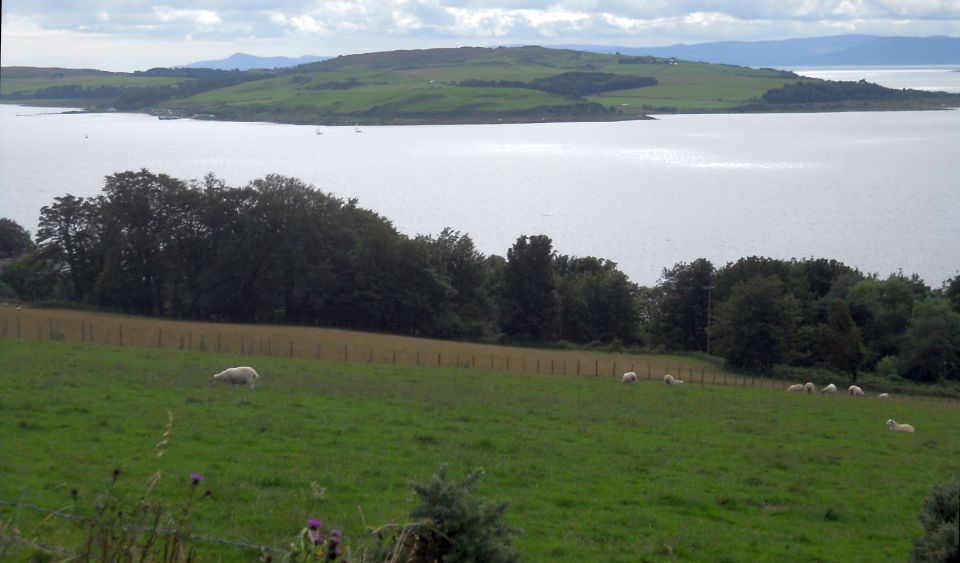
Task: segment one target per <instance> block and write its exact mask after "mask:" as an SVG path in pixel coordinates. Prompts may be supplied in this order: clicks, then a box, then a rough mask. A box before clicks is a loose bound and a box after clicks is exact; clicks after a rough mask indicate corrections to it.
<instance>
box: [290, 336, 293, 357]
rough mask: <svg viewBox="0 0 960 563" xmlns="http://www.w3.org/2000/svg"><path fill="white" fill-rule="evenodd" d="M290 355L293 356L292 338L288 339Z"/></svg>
mask: <svg viewBox="0 0 960 563" xmlns="http://www.w3.org/2000/svg"><path fill="white" fill-rule="evenodd" d="M290 357H291V358H292V357H293V340H291V341H290Z"/></svg>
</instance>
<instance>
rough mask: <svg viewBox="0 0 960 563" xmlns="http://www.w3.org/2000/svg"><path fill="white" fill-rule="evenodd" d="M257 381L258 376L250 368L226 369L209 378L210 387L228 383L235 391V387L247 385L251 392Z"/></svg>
mask: <svg viewBox="0 0 960 563" xmlns="http://www.w3.org/2000/svg"><path fill="white" fill-rule="evenodd" d="M258 379H260V374H258V373H257V370H255V369H253V368H252V367H247V366H244V367H236V368H227V369H225V370H223V371H221V372H220V373H218V374H216V375H214V376H213V377H211V378H210V385H215V384H216V383H218V382H219V383H229V384H230V385H233V387H234V389H236V387H237V385H249V386H250V390H251V391H252V390H254V389H256V387H257V380H258Z"/></svg>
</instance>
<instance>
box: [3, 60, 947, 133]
mask: <svg viewBox="0 0 960 563" xmlns="http://www.w3.org/2000/svg"><path fill="white" fill-rule="evenodd" d="M191 71H193V72H195V74H189V72H191ZM201 72H202V73H206V75H203V74H200V73H201ZM217 73H220V74H217ZM573 74H577V75H580V76H596V77H597V80H598V83H599V82H606V83H609V84H614V83H616V81H610V80H608V78H609V77H610V76H611V75H612V76H621V77H642V78H644V79H646V80H647V81H648V82H650V83H652V85H649V86H643V87H639V88H636V87H631V88H628V89H621V90H610V89H603V88H601V89H594V90H591V92H592V93H590V94H589V95H580V94H577V93H575V92H564V91H562V90H555V89H549V91H547V90H545V89H544V88H542V87H539V86H538V85H537V84H538V83H540V84H542V83H544V82H546V81H557V80H558V79H560V80H559V81H560V82H562V81H563V80H562V79H563V77H564V76H568V75H573ZM201 78H203V79H204V81H201V80H200V79H201ZM194 79H197V80H194ZM797 81H801V82H818V83H819V82H823V81H816V80H814V79H806V78H803V79H801V78H799V77H797V76H796V75H794V74H792V73H789V72H783V71H777V70H771V69H752V68H746V67H737V66H731V65H716V64H706V63H695V62H688V61H676V60H673V59H665V58H657V57H644V56H639V57H638V56H620V55H608V54H598V53H586V52H581V51H571V50H563V49H546V48H542V47H514V48H496V49H489V48H479V47H462V48H459V49H427V50H410V51H391V52H384V53H366V54H360V55H349V56H342V57H337V58H335V59H329V60H326V61H322V62H318V63H311V64H306V65H301V66H299V67H295V68H292V69H280V70H274V71H264V70H257V71H248V72H246V73H224V71H212V70H208V71H198V69H153V70H151V71H147V72H145V73H135V74H120V73H103V72H101V71H66V70H64V69H24V68H7V69H4V70H3V77H2V81H0V94H2V96H3V99H5V100H7V101H15V102H18V103H47V104H49V103H52V102H53V101H54V100H52V99H51V96H55V95H56V94H57V93H58V92H59V91H58V90H51V88H52V87H65V86H70V85H81V86H82V87H83V88H85V89H87V90H89V89H90V88H94V87H107V86H109V87H119V88H121V89H125V90H124V91H123V92H119V93H117V95H118V99H119V101H121V102H122V104H121V105H122V106H123V109H125V110H140V111H147V112H152V113H162V114H174V115H183V116H193V115H197V116H203V117H205V118H214V119H226V120H266V121H278V122H286V123H318V124H319V123H325V124H352V123H364V124H400V123H496V122H530V121H569V120H577V121H599V120H620V119H638V118H643V117H645V114H647V113H651V112H710V111H810V110H841V109H861V110H862V109H872V108H873V109H922V108H935V107H941V106H943V105H953V106H960V96H956V95H943V96H931V95H929V94H921V93H916V94H915V95H914V94H911V95H910V96H908V97H906V98H904V99H898V100H896V101H894V102H893V103H890V102H886V101H880V100H869V101H867V102H863V101H861V100H840V101H839V102H837V103H832V104H830V105H825V104H806V105H805V104H790V105H783V104H781V105H778V104H770V103H763V102H762V99H763V98H762V97H763V95H764V94H765V93H766V92H768V91H769V90H771V89H778V88H782V87H784V86H786V85H788V84H794V83H796V82H797ZM201 82H202V83H201ZM181 83H182V84H181ZM478 83H485V84H478ZM175 84H180V85H179V86H176V87H173V85H175ZM151 89H152V91H151ZM890 92H893V91H892V90H891V91H890ZM88 94H89V92H88ZM31 96H33V97H34V98H35V99H34V100H33V101H31V100H29V99H24V98H30V97H31ZM76 97H77V96H75V98H76ZM55 101H59V102H61V103H66V102H69V101H70V100H55ZM73 101H74V102H77V100H73ZM80 105H85V106H91V105H92V106H96V105H99V106H101V107H107V106H109V105H111V101H110V100H104V99H97V100H93V101H91V100H86V101H81V103H80ZM117 107H120V105H117Z"/></svg>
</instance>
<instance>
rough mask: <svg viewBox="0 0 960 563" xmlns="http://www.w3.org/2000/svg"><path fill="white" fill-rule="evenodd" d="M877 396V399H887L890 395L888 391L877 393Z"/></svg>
mask: <svg viewBox="0 0 960 563" xmlns="http://www.w3.org/2000/svg"><path fill="white" fill-rule="evenodd" d="M877 398H878V399H889V398H890V395H889V393H880V394H879V395H877Z"/></svg>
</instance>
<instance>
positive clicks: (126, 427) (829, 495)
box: [0, 338, 960, 561]
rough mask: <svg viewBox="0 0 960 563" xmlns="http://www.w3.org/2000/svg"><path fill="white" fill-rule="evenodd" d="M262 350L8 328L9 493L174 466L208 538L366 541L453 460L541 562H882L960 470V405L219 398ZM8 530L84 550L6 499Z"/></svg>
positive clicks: (472, 381) (133, 489)
mask: <svg viewBox="0 0 960 563" xmlns="http://www.w3.org/2000/svg"><path fill="white" fill-rule="evenodd" d="M250 361H251V358H249V357H239V356H234V355H225V354H224V355H218V354H210V353H208V354H198V353H195V352H186V351H183V352H177V351H166V350H144V349H135V348H119V347H106V346H102V345H91V344H77V343H65V342H39V341H25V340H21V341H16V340H11V339H9V338H0V364H2V365H3V366H4V376H3V377H2V378H0V432H2V436H3V440H0V500H3V501H9V500H16V501H19V502H21V503H29V504H33V505H36V506H40V507H46V508H50V509H65V510H66V511H68V512H77V511H82V510H84V509H87V510H88V509H89V508H88V507H89V505H90V503H91V502H92V499H93V497H94V495H95V494H96V493H97V492H101V491H103V490H105V489H106V488H107V486H108V484H109V481H110V473H111V471H112V470H113V469H115V468H119V469H121V471H122V473H121V478H120V480H119V481H118V485H117V487H118V488H117V491H118V492H119V493H120V494H122V495H123V496H124V497H125V498H127V499H128V500H129V501H131V502H133V501H134V500H135V499H136V497H137V496H138V495H140V494H142V493H143V491H144V490H145V488H146V483H147V480H148V479H149V478H150V476H151V475H154V473H155V472H156V471H158V470H159V471H161V472H162V479H161V480H160V482H159V483H158V484H157V486H156V487H155V488H154V489H153V491H152V492H151V493H150V495H151V496H152V497H154V498H158V499H164V500H166V501H169V502H170V503H172V505H173V506H175V507H176V506H181V505H182V503H183V502H184V501H185V498H186V496H187V495H188V491H189V475H190V474H191V473H194V472H198V473H202V474H203V475H204V476H205V477H206V480H205V481H204V483H203V485H204V486H205V487H207V488H209V489H210V490H211V491H212V492H213V495H212V497H211V498H209V499H206V500H204V501H203V502H201V503H199V504H198V505H197V507H196V509H195V513H196V515H197V520H196V524H195V530H194V531H195V532H196V533H200V534H203V535H206V536H212V537H217V538H225V539H230V540H235V541H243V542H248V543H253V544H265V545H268V546H272V547H281V546H283V545H286V544H287V543H288V542H289V540H290V539H291V538H292V536H293V534H294V533H295V532H296V531H297V530H298V529H299V528H300V527H301V526H302V525H303V522H304V521H305V518H306V517H307V516H315V517H319V518H322V519H323V520H324V521H325V522H327V523H328V524H330V525H332V526H337V527H342V528H343V530H344V536H345V540H346V543H347V544H349V545H352V546H357V545H359V544H361V543H362V542H363V541H364V539H365V536H364V532H363V530H364V527H365V526H366V525H368V526H376V525H380V524H382V523H385V522H391V521H392V522H402V521H404V520H405V518H406V514H407V512H408V511H409V510H410V508H411V507H412V499H411V494H410V490H409V488H408V485H409V483H410V482H412V481H424V480H426V479H427V478H428V477H429V476H430V475H431V474H433V473H435V472H436V471H437V470H438V468H439V467H440V465H441V464H442V463H448V464H449V466H450V470H451V472H452V474H453V475H454V476H457V477H460V476H462V475H463V474H465V473H466V472H467V471H468V470H469V469H471V468H474V467H483V468H484V469H485V470H486V471H487V477H486V478H485V479H484V480H483V481H482V482H481V484H480V486H479V489H478V492H479V493H480V494H481V495H482V496H484V497H485V498H488V499H491V500H508V501H509V502H510V508H509V510H508V512H507V521H508V523H510V524H511V525H513V526H516V527H519V528H521V529H522V530H523V533H522V535H521V536H520V537H519V539H518V542H517V544H518V547H519V548H520V549H521V550H522V551H523V553H524V554H525V557H526V559H527V560H530V561H548V560H549V561H584V560H604V561H638V560H674V559H684V560H697V561H746V560H778V559H779V560H791V561H798V560H818V561H853V560H860V561H878V560H904V559H905V558H906V555H907V552H908V550H909V545H910V540H911V538H912V537H914V536H917V535H919V533H920V532H921V528H920V525H919V522H918V521H917V519H916V514H917V513H918V511H919V508H920V503H921V502H922V499H923V497H924V496H925V494H926V493H927V491H928V490H929V488H930V486H931V485H932V484H934V483H938V482H942V481H946V480H947V479H948V478H950V477H952V476H955V475H957V474H958V472H960V409H957V407H956V403H955V402H945V401H921V400H915V399H908V398H896V397H895V398H893V399H891V400H890V401H887V402H884V401H879V400H871V399H866V400H858V399H853V398H851V397H848V396H840V395H837V396H820V395H816V396H807V395H798V394H792V393H786V392H783V391H779V390H773V389H769V388H765V389H760V388H750V387H747V388H742V387H739V388H738V387H729V386H706V387H700V386H696V385H688V386H681V387H674V388H667V387H664V386H663V385H662V384H657V383H653V382H650V383H647V382H641V383H640V384H638V385H636V386H628V387H625V386H623V385H621V384H620V383H619V382H617V381H616V380H615V379H611V378H596V377H575V376H564V375H543V374H541V375H536V374H518V373H500V372H492V371H486V370H462V369H451V368H440V369H438V368H423V367H420V368H417V367H409V366H393V365H363V364H344V363H332V362H325V361H309V360H297V359H281V358H256V359H255V363H254V365H255V366H256V367H257V368H258V370H259V371H260V373H261V375H262V381H261V385H260V386H258V388H257V390H256V391H255V392H250V391H249V389H243V390H231V389H228V388H222V387H217V388H211V387H209V386H208V385H207V380H208V378H209V375H210V374H211V373H213V372H215V371H217V370H219V369H222V367H224V366H227V365H237V364H246V363H248V362H250ZM168 411H169V412H170V413H172V415H173V426H172V427H173V434H172V438H171V440H170V443H169V444H168V445H164V446H160V447H159V449H161V450H164V451H165V453H164V455H163V456H158V455H157V453H158V446H157V443H158V442H160V439H161V435H162V434H163V432H164V430H165V428H166V426H167V424H168V416H167V412H168ZM890 417H893V418H896V419H897V420H898V421H901V422H909V423H911V424H913V425H914V426H916V427H917V433H916V434H894V433H891V432H889V431H888V430H887V429H886V427H885V426H884V421H885V420H886V419H887V418H890ZM72 488H76V489H77V491H78V494H79V502H78V503H77V505H76V506H74V505H73V503H72V501H71V500H70V490H71V489H72ZM321 489H322V494H320V495H318V494H317V493H316V492H314V491H317V492H320V491H321ZM11 522H12V523H14V524H15V525H16V527H17V528H18V529H20V530H21V532H22V533H23V534H24V535H28V536H32V537H35V538H37V539H38V540H39V541H42V542H43V543H47V544H57V543H61V542H68V541H69V540H70V538H71V537H74V538H75V537H76V536H75V534H76V531H75V530H74V528H72V526H71V525H70V524H69V523H66V522H64V521H62V520H59V519H57V518H53V517H49V515H48V514H44V513H37V512H35V511H33V510H30V509H27V508H22V509H20V510H16V509H14V508H12V507H10V506H9V505H2V504H0V523H4V524H6V523H11ZM3 529H4V528H3V527H2V526H0V530H3ZM9 529H10V528H7V530H9ZM198 547H199V549H200V555H201V559H203V560H209V559H215V558H217V557H223V558H224V559H225V560H236V559H239V558H245V559H248V560H252V559H255V558H256V553H255V552H253V551H252V550H242V549H238V548H233V547H226V546H219V545H217V544H212V543H206V542H201V543H200V544H199V546H198ZM13 556H14V554H13V553H10V552H8V553H7V554H6V555H5V557H13Z"/></svg>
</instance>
